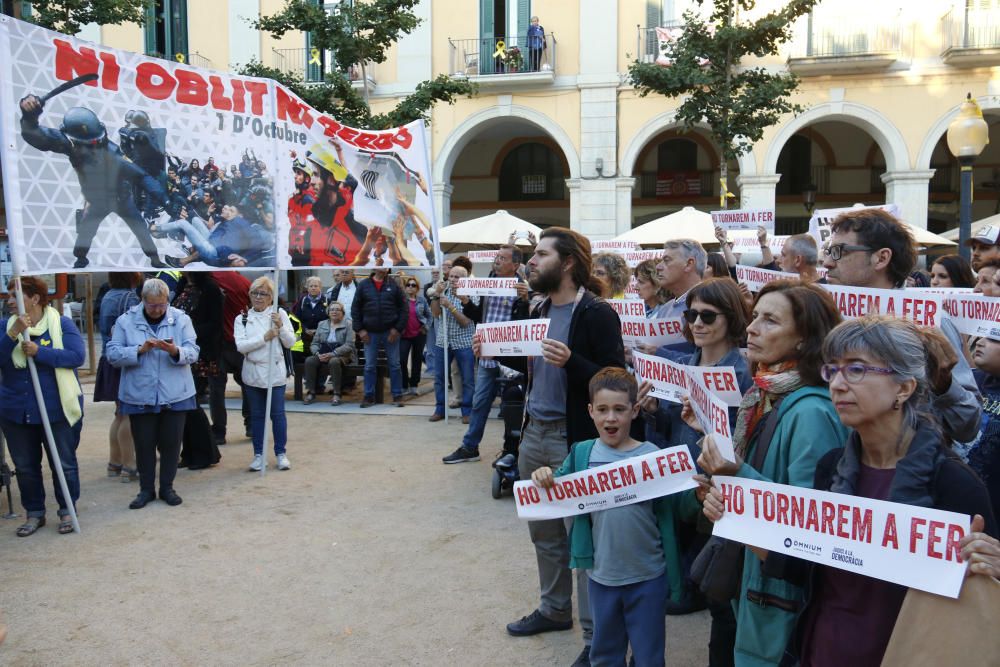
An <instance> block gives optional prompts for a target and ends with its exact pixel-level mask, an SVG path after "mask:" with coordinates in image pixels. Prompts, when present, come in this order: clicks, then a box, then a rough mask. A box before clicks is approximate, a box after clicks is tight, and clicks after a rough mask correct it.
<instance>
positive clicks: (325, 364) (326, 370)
mask: <svg viewBox="0 0 1000 667" xmlns="http://www.w3.org/2000/svg"><path fill="white" fill-rule="evenodd" d="M326 315H327V319H325V320H322V321H320V323H319V324H318V325H316V335H315V336H313V339H312V343H310V344H309V352H311V354H310V356H309V357H308V358H307V359H306V361H305V372H304V376H305V385H306V396H305V399H304V400H303V401H302V402H303V403H304V404H306V405H309V404H310V403H312V402H313V401H315V400H316V392H317V391H318V390H319V388H320V387H322V386H323V383H324V382H325V380H326V376H327V375H328V374H329V376H330V381H331V382H332V383H333V397H332V398H331V399H330V405H333V406H337V405H340V404H341V403H342V401H341V399H340V395H341V394H342V393H343V390H344V372H345V371H346V370H347V367H348V366H350V365H353V364H356V363H358V351H357V349H356V348H355V346H354V328H353V327H352V325H351V321H350V320H349V319H346V311H345V310H344V304H342V303H340V302H339V301H331V302H330V305H328V306H327V307H326Z"/></svg>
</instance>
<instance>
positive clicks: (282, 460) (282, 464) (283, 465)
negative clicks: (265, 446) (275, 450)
mask: <svg viewBox="0 0 1000 667" xmlns="http://www.w3.org/2000/svg"><path fill="white" fill-rule="evenodd" d="M291 469H292V464H291V462H290V461H289V460H288V457H287V456H285V455H284V454H278V470H291Z"/></svg>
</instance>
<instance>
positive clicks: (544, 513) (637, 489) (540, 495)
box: [514, 445, 698, 521]
mask: <svg viewBox="0 0 1000 667" xmlns="http://www.w3.org/2000/svg"><path fill="white" fill-rule="evenodd" d="M694 474H695V469H694V459H693V458H692V457H691V452H690V451H689V450H688V448H687V445H678V446H676V447H669V448H667V449H661V450H660V451H658V452H650V453H649V454H644V455H642V456H635V457H632V458H629V459H624V460H622V461H615V462H614V463H609V464H607V465H603V466H598V467H596V468H590V469H589V470H582V471H580V472H575V473H572V474H569V475H563V476H562V477H557V478H556V480H555V481H556V483H555V485H554V486H553V487H552V488H550V489H543V488H541V487H538V486H535V483H534V482H532V481H530V480H527V481H519V482H515V483H514V501H515V503H516V506H517V517H518V518H519V519H524V520H527V521H539V520H541V519H562V518H564V517H569V516H576V515H578V514H588V513H590V512H597V511H602V510H609V509H614V508H615V507H624V506H626V505H633V504H635V503H641V502H644V501H646V500H653V499H655V498H660V497H663V496H669V495H670V494H673V493H679V492H680V491H685V490H687V489H693V488H695V487H697V486H698V484H697V483H696V482H695V481H694V480H693V479H692V477H693V476H694Z"/></svg>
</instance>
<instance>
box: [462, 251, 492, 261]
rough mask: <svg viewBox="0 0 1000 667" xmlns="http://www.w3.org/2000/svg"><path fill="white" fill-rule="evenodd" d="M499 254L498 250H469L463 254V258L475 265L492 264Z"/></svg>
mask: <svg viewBox="0 0 1000 667" xmlns="http://www.w3.org/2000/svg"><path fill="white" fill-rule="evenodd" d="M499 253H500V251H499V250H470V251H468V252H467V253H465V256H466V257H468V258H469V261H470V262H473V263H476V264H492V263H493V260H494V259H496V258H497V255H498V254H499Z"/></svg>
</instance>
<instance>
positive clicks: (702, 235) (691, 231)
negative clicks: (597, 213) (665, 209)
mask: <svg viewBox="0 0 1000 667" xmlns="http://www.w3.org/2000/svg"><path fill="white" fill-rule="evenodd" d="M672 239H694V240H695V241H698V242H699V243H701V244H702V245H709V244H712V243H716V244H717V243H718V241H717V240H716V238H715V227H714V226H713V225H712V216H711V215H709V214H708V213H705V212H704V211H699V210H698V209H696V208H692V207H690V206H685V207H684V208H682V209H681V210H679V211H677V212H676V213H671V214H670V215H665V216H663V217H662V218H657V219H656V220H650V221H649V222H647V223H645V224H643V225H639V226H638V227H636V228H635V229H630V230H629V231H627V232H625V233H624V234H619V235H618V236H616V237H615V239H614V240H615V241H632V242H634V243H638V244H639V245H641V246H657V247H660V248H662V247H663V243H664V242H665V241H670V240H672Z"/></svg>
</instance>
